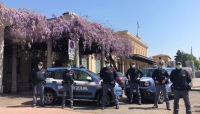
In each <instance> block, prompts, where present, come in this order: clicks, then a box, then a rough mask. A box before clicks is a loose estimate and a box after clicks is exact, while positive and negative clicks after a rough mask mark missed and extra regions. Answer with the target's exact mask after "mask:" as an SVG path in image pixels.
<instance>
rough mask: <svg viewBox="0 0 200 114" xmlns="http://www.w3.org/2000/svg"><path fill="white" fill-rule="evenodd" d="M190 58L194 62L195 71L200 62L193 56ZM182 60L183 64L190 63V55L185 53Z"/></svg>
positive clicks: (198, 67) (199, 67) (199, 66)
mask: <svg viewBox="0 0 200 114" xmlns="http://www.w3.org/2000/svg"><path fill="white" fill-rule="evenodd" d="M192 57H193V60H194V66H195V67H196V68H197V69H200V62H199V61H198V60H197V58H196V57H195V56H193V55H192ZM184 58H185V59H184V62H183V63H185V62H186V61H190V60H191V54H188V53H185V54H184ZM184 66H186V65H184Z"/></svg>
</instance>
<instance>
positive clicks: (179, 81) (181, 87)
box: [170, 61, 192, 114]
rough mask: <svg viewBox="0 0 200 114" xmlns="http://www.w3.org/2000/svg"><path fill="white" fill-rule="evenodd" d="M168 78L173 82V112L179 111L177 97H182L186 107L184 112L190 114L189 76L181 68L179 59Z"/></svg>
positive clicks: (176, 113)
mask: <svg viewBox="0 0 200 114" xmlns="http://www.w3.org/2000/svg"><path fill="white" fill-rule="evenodd" d="M170 80H171V82H172V83H173V84H172V86H173V87H172V88H173V93H174V114H178V111H179V104H178V103H179V98H180V96H182V97H183V100H184V102H185V107H186V114H192V112H191V106H190V101H189V94H188V91H189V90H190V89H191V87H190V86H189V83H190V82H191V78H190V76H189V74H188V72H187V71H186V70H183V69H182V64H181V62H180V61H178V62H177V63H176V69H175V70H173V71H172V72H171V74H170Z"/></svg>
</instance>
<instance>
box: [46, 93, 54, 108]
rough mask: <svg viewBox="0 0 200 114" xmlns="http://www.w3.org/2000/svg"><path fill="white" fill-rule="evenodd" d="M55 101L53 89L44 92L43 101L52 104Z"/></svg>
mask: <svg viewBox="0 0 200 114" xmlns="http://www.w3.org/2000/svg"><path fill="white" fill-rule="evenodd" d="M55 101H56V97H55V94H54V92H53V91H45V92H44V103H45V104H46V105H53V104H54V103H55Z"/></svg>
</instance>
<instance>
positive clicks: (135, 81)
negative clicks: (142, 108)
mask: <svg viewBox="0 0 200 114" xmlns="http://www.w3.org/2000/svg"><path fill="white" fill-rule="evenodd" d="M128 75H130V78H129V77H128ZM126 77H127V79H128V80H129V81H130V104H131V103H133V88H135V89H136V92H137V98H138V104H139V105H141V95H140V89H139V83H140V78H142V77H143V73H142V72H141V71H140V70H139V69H138V68H136V67H135V62H132V63H131V67H130V68H129V69H128V70H127V72H126Z"/></svg>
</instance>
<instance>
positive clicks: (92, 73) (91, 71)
mask: <svg viewBox="0 0 200 114" xmlns="http://www.w3.org/2000/svg"><path fill="white" fill-rule="evenodd" d="M87 71H88V72H89V73H91V74H93V75H94V76H96V77H98V78H99V79H101V78H100V76H99V75H98V74H96V73H94V72H92V71H90V70H87Z"/></svg>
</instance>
